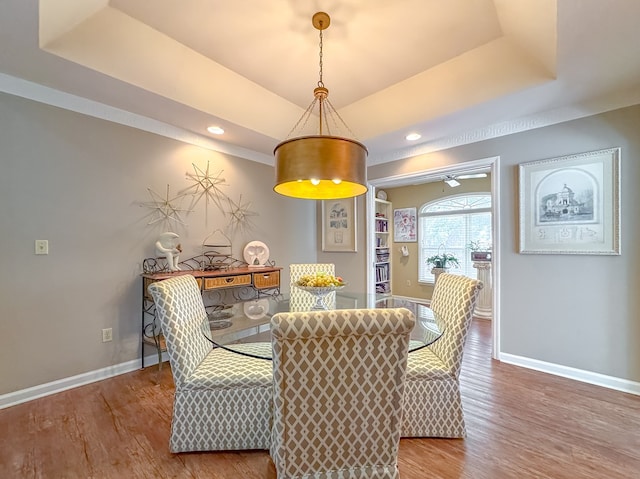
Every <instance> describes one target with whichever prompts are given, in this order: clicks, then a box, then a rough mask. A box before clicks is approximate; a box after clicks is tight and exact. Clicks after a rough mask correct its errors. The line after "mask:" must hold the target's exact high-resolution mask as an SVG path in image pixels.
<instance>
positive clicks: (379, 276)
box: [376, 263, 389, 283]
mask: <svg viewBox="0 0 640 479" xmlns="http://www.w3.org/2000/svg"><path fill="white" fill-rule="evenodd" d="M384 281H389V264H388V263H386V264H379V265H377V266H376V283H381V282H384Z"/></svg>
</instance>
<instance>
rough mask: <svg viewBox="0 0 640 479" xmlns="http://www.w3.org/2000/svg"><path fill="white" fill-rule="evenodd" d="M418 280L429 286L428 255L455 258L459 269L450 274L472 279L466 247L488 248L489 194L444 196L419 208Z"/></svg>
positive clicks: (473, 269) (472, 271) (429, 268)
mask: <svg viewBox="0 0 640 479" xmlns="http://www.w3.org/2000/svg"><path fill="white" fill-rule="evenodd" d="M418 241H419V248H418V281H419V282H421V283H433V280H434V277H433V274H431V268H432V267H433V265H428V264H427V263H426V260H427V258H429V257H430V256H433V255H436V254H440V253H448V254H452V255H454V256H456V257H457V258H458V260H459V262H460V267H459V268H451V270H450V272H452V273H460V274H464V275H465V276H469V277H471V278H476V277H477V275H476V273H477V270H476V269H475V268H474V267H473V263H472V262H471V258H470V250H469V244H470V243H471V242H474V243H476V244H480V245H482V246H483V247H486V248H490V247H491V194H490V193H471V194H464V195H457V196H448V197H446V198H441V199H439V200H437V201H432V202H431V203H426V204H424V205H422V206H421V207H420V210H419V213H418Z"/></svg>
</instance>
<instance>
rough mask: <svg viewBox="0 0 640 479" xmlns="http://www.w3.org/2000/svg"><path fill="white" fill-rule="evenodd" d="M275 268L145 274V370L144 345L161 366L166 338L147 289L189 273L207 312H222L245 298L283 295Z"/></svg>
mask: <svg viewBox="0 0 640 479" xmlns="http://www.w3.org/2000/svg"><path fill="white" fill-rule="evenodd" d="M281 270H282V268H280V267H276V266H261V267H249V266H239V267H229V268H222V269H216V270H211V271H206V270H198V269H189V270H184V271H175V272H159V273H143V274H142V354H141V355H142V367H143V368H144V349H145V346H152V347H154V348H155V349H156V351H157V353H158V365H159V367H162V353H163V352H164V351H166V347H165V343H164V337H163V336H162V333H161V331H160V327H159V325H158V324H157V323H156V317H155V306H154V304H153V298H152V297H151V295H150V294H149V292H148V290H147V288H148V287H149V285H150V284H151V283H155V282H156V281H162V280H164V279H169V278H172V277H174V276H180V275H185V274H190V275H192V276H193V277H195V279H196V281H197V282H198V285H199V286H200V291H201V292H202V294H203V298H206V300H205V306H206V307H207V308H208V309H213V310H216V309H222V308H223V307H224V306H225V305H228V304H230V303H233V302H235V301H240V300H244V299H251V298H252V297H254V298H259V297H260V296H265V295H268V296H274V295H277V294H279V293H280V271H281Z"/></svg>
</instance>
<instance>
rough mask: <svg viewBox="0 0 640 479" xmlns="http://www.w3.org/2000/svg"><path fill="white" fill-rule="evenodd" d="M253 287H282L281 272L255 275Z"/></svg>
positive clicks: (256, 273)
mask: <svg viewBox="0 0 640 479" xmlns="http://www.w3.org/2000/svg"><path fill="white" fill-rule="evenodd" d="M253 286H254V287H255V288H256V289H267V288H278V287H279V286H280V271H270V272H268V273H258V272H255V273H253Z"/></svg>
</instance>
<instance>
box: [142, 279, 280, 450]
mask: <svg viewBox="0 0 640 479" xmlns="http://www.w3.org/2000/svg"><path fill="white" fill-rule="evenodd" d="M148 290H149V292H150V293H151V296H152V297H153V300H154V304H155V310H156V316H157V319H158V320H159V321H160V326H161V328H162V332H163V334H164V336H165V340H166V344H167V354H168V356H169V363H170V365H171V372H172V374H173V381H174V383H175V396H174V402H173V415H172V418H171V435H170V440H169V449H170V450H171V452H187V451H213V450H237V449H268V448H269V441H270V434H269V431H270V421H271V403H272V400H271V398H272V391H273V386H272V380H273V374H272V369H271V363H270V362H269V361H265V360H261V359H255V358H251V357H247V356H243V355H240V354H237V353H234V352H231V351H227V350H225V349H220V348H213V345H212V343H211V342H210V341H209V340H208V339H207V336H206V335H207V334H208V335H209V337H210V334H211V330H210V329H209V326H208V323H207V321H206V319H207V313H206V310H205V308H204V304H203V301H202V295H201V292H200V288H199V287H198V283H197V281H196V280H195V278H194V277H193V276H191V275H188V274H185V275H181V276H176V277H173V278H170V279H167V280H164V281H158V282H155V283H152V284H151V285H150V286H149V288H148Z"/></svg>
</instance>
